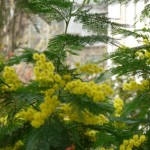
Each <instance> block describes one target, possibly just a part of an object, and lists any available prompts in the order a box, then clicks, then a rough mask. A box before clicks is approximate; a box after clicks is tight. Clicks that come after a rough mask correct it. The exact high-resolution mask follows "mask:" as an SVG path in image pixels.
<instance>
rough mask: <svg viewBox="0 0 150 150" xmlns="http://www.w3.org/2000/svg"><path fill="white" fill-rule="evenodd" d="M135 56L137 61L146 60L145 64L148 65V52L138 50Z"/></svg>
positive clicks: (149, 62) (149, 58)
mask: <svg viewBox="0 0 150 150" xmlns="http://www.w3.org/2000/svg"><path fill="white" fill-rule="evenodd" d="M135 55H136V56H137V58H139V59H144V58H147V61H146V63H147V64H148V65H149V64H150V51H148V50H142V51H141V50H139V51H137V52H136V53H135Z"/></svg>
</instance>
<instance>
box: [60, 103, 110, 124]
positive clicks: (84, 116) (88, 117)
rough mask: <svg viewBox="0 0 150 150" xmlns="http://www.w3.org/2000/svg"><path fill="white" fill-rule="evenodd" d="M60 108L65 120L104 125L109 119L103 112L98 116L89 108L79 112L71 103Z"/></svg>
mask: <svg viewBox="0 0 150 150" xmlns="http://www.w3.org/2000/svg"><path fill="white" fill-rule="evenodd" d="M60 109H61V110H62V113H60V116H61V117H64V120H66V121H69V120H71V121H76V122H81V123H83V124H85V125H103V124H105V123H108V121H109V120H108V118H106V117H105V116H104V115H103V114H99V115H98V116H96V115H94V114H92V113H91V112H89V111H88V110H84V111H82V112H80V113H78V111H77V110H75V108H72V107H71V106H70V104H64V105H62V106H61V108H60ZM79 115H80V116H79Z"/></svg>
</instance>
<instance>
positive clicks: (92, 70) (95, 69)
mask: <svg viewBox="0 0 150 150" xmlns="http://www.w3.org/2000/svg"><path fill="white" fill-rule="evenodd" d="M75 65H76V67H77V73H86V74H97V73H100V72H102V71H103V69H102V68H101V67H99V66H98V65H97V64H91V63H89V64H85V65H83V66H80V64H79V63H76V64H75Z"/></svg>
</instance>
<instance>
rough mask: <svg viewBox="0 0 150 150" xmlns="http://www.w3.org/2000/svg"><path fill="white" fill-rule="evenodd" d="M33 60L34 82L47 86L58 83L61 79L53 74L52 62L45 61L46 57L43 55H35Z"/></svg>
mask: <svg viewBox="0 0 150 150" xmlns="http://www.w3.org/2000/svg"><path fill="white" fill-rule="evenodd" d="M33 59H34V60H36V65H35V67H34V75H35V80H37V81H39V82H40V83H41V85H44V86H45V85H47V84H48V85H49V83H53V82H54V81H55V82H57V83H59V82H60V81H61V77H60V76H59V75H58V74H54V69H55V67H54V65H53V63H52V62H48V61H46V56H45V55H44V54H38V53H35V54H34V55H33Z"/></svg>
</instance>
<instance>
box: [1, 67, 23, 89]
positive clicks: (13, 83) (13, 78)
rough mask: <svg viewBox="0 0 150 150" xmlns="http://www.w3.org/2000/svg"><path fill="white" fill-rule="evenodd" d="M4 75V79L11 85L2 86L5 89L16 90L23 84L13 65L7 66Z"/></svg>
mask: <svg viewBox="0 0 150 150" xmlns="http://www.w3.org/2000/svg"><path fill="white" fill-rule="evenodd" d="M2 76H3V79H4V81H5V82H6V83H7V84H8V85H9V87H8V86H6V85H4V86H3V87H2V89H3V90H9V91H15V90H17V89H18V88H19V87H20V86H21V85H22V84H21V81H20V80H19V78H18V75H17V73H16V72H15V69H14V68H12V67H8V66H6V67H5V68H4V72H3V75H2Z"/></svg>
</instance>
